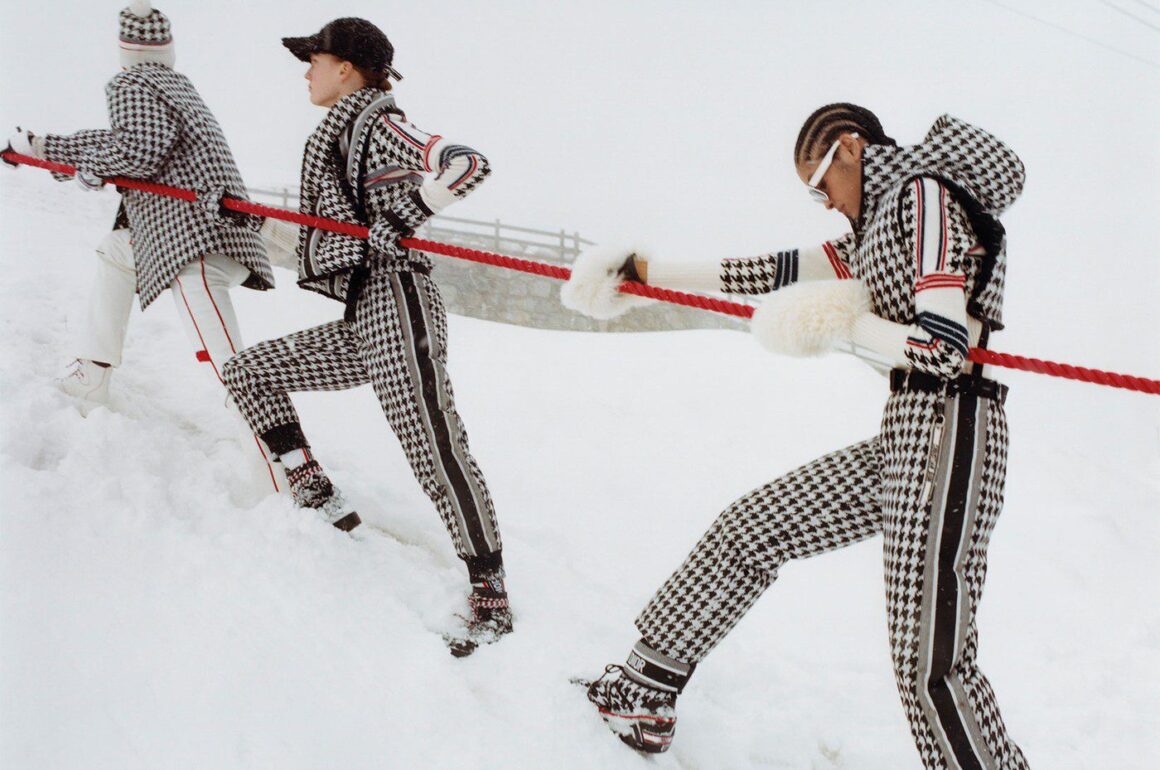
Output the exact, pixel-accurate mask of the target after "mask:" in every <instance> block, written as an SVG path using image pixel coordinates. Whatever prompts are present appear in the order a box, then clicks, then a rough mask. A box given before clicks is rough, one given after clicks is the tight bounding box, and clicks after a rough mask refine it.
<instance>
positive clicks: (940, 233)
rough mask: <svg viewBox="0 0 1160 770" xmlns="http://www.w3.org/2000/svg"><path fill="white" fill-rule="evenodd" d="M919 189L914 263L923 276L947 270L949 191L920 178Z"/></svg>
mask: <svg viewBox="0 0 1160 770" xmlns="http://www.w3.org/2000/svg"><path fill="white" fill-rule="evenodd" d="M912 184H914V186H915V191H914V194H915V215H914V219H915V232H914V252H915V253H914V259H915V267H916V269H917V272H918V275H919V276H924V275H927V274H928V273H937V272H942V271H945V270H946V269H947V188H945V187H943V186H942V185H941V184H939V182H938V181H937V180H935V179H930V178H928V177H919V178H917V179H915V180H914V182H913V183H912Z"/></svg>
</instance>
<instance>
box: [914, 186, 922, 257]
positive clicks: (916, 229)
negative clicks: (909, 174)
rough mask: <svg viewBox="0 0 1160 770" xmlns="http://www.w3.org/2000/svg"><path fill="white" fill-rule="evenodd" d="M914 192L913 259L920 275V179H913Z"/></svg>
mask: <svg viewBox="0 0 1160 770" xmlns="http://www.w3.org/2000/svg"><path fill="white" fill-rule="evenodd" d="M914 192H915V196H916V197H915V213H914V217H915V222H914V261H915V271H916V272H917V273H918V274H919V275H922V217H923V212H922V210H923V194H922V180H921V179H915V180H914Z"/></svg>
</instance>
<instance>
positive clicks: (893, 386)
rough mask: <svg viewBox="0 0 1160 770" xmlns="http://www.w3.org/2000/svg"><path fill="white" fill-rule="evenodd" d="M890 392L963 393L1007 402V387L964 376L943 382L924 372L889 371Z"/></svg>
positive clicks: (967, 375) (939, 378)
mask: <svg viewBox="0 0 1160 770" xmlns="http://www.w3.org/2000/svg"><path fill="white" fill-rule="evenodd" d="M890 390H891V392H894V393H897V392H899V391H902V390H917V391H921V392H923V393H943V392H946V393H948V394H950V395H956V394H959V393H964V394H966V395H969V396H978V397H979V398H989V399H991V400H993V401H998V402H999V403H1000V404H1001V403H1003V402H1004V401H1006V400H1007V386H1006V385H1004V384H1002V383H1000V382H995V381H994V380H988V379H985V378H983V377H974V376H971V375H969V374H964V375H961V376H959V377H956V378H955V379H953V380H944V379H943V378H942V377H935V376H934V375H933V374H927V373H926V372H915V371H911V370H909V369H891V370H890Z"/></svg>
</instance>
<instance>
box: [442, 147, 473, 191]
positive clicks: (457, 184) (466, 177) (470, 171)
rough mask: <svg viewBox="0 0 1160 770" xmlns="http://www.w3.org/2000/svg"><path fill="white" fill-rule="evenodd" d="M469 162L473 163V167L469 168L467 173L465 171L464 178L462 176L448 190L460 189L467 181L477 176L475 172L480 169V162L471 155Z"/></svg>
mask: <svg viewBox="0 0 1160 770" xmlns="http://www.w3.org/2000/svg"><path fill="white" fill-rule="evenodd" d="M468 160H470V161H471V165H470V166H468V167H467V171H464V172H463V176H461V177H459V178H458V179H456V180H455V181H454V182H453V183H452V184H451V186H450V187H448V188H447V189H448V190H454V189H455V188H456V187H458V186H459V185H461V184H463V183H464V182H465V181H467V180H468V179H470V178H471V177H472V176H474V175H475V170H476V169H477V168H479V161H477V160H476V159H475V156H474V155H469V156H468Z"/></svg>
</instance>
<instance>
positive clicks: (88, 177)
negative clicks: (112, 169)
mask: <svg viewBox="0 0 1160 770" xmlns="http://www.w3.org/2000/svg"><path fill="white" fill-rule="evenodd" d="M76 180H77V184H79V185H80V186H81V189H82V190H88V191H89V192H93V191H95V190H100V189H101V188H102V187H104V186H105V180H104V179H103V178H101V177H99V176H97V175H96V174H90V173H89V172H87V171H80V170H78V171H77V176H76Z"/></svg>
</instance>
